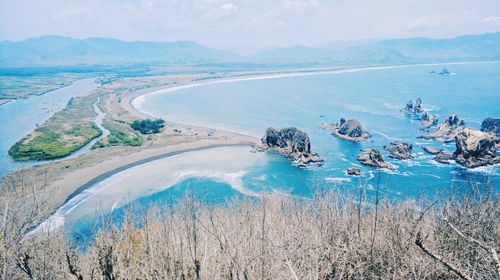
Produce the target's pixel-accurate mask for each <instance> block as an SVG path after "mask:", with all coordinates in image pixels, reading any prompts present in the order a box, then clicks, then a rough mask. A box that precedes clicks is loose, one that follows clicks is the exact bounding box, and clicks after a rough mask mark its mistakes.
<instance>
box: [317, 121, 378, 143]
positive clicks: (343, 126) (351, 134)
mask: <svg viewBox="0 0 500 280" xmlns="http://www.w3.org/2000/svg"><path fill="white" fill-rule="evenodd" d="M321 128H323V129H325V130H328V131H330V132H331V133H332V135H334V136H337V137H339V138H342V139H346V140H351V141H363V140H366V139H368V138H370V137H371V135H370V133H368V132H367V131H365V130H363V127H362V126H361V123H360V122H359V121H358V120H355V119H349V120H347V121H346V120H345V119H344V118H341V119H340V122H339V123H325V124H322V125H321Z"/></svg>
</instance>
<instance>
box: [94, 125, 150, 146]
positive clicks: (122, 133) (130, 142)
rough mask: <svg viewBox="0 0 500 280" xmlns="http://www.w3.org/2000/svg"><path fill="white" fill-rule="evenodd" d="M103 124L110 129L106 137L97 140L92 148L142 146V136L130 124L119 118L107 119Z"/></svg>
mask: <svg viewBox="0 0 500 280" xmlns="http://www.w3.org/2000/svg"><path fill="white" fill-rule="evenodd" d="M103 126H104V127H105V128H106V129H108V130H109V135H108V137H107V138H106V139H104V140H101V141H97V142H96V143H95V144H94V145H93V146H92V149H97V148H104V147H110V146H140V145H142V141H143V138H142V136H141V135H140V134H139V133H137V132H135V131H133V130H132V129H130V126H129V125H128V124H127V123H125V122H121V121H117V120H111V121H110V120H106V121H105V122H104V123H103Z"/></svg>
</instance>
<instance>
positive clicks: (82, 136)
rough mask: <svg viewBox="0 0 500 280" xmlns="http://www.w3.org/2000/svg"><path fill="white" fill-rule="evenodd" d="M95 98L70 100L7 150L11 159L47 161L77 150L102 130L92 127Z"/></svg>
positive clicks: (93, 96)
mask: <svg viewBox="0 0 500 280" xmlns="http://www.w3.org/2000/svg"><path fill="white" fill-rule="evenodd" d="M96 100H97V97H96V96H95V95H90V96H85V97H79V98H73V99H71V100H70V101H69V102H68V105H67V106H66V108H64V109H63V110H61V111H59V112H57V113H56V114H54V116H53V117H51V118H50V119H48V120H47V121H46V122H45V123H44V124H42V125H41V126H40V127H38V128H37V129H36V130H35V131H34V132H33V133H31V134H29V135H27V136H25V137H24V138H22V139H21V140H19V141H18V142H17V143H15V144H14V145H13V146H12V147H11V148H10V149H9V155H10V156H11V157H12V158H14V159H15V160H19V161H26V160H47V159H55V158H61V157H65V156H67V155H69V154H70V153H72V152H74V151H76V150H78V149H80V148H81V147H83V146H85V145H86V144H87V143H89V142H90V141H91V140H92V139H94V138H96V137H98V136H100V135H101V134H102V131H101V130H100V129H99V128H98V127H97V126H96V125H95V124H94V118H95V116H96V113H95V112H94V109H93V107H92V104H93V103H94V102H95V101H96Z"/></svg>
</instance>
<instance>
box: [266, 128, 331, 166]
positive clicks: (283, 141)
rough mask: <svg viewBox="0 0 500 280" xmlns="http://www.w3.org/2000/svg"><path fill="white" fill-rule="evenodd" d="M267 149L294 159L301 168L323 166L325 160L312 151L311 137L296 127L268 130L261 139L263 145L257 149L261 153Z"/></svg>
mask: <svg viewBox="0 0 500 280" xmlns="http://www.w3.org/2000/svg"><path fill="white" fill-rule="evenodd" d="M267 149H274V150H275V151H277V152H278V153H280V154H282V155H285V156H287V157H288V158H290V159H293V160H294V162H295V164H296V165H297V166H300V167H305V166H306V165H308V164H316V165H317V166H320V165H322V164H323V160H322V159H321V158H320V157H319V156H318V154H316V153H313V152H312V151H311V140H310V139H309V136H308V135H307V134H306V133H305V132H302V131H300V130H298V129H297V128H295V127H289V128H283V129H276V128H272V127H270V128H268V129H267V130H266V134H265V135H264V136H263V137H262V139H261V145H260V146H259V147H257V150H259V151H264V150H267Z"/></svg>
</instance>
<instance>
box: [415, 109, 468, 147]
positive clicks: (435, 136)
mask: <svg viewBox="0 0 500 280" xmlns="http://www.w3.org/2000/svg"><path fill="white" fill-rule="evenodd" d="M464 125H465V123H464V121H463V120H460V119H459V118H458V117H457V115H451V116H449V117H448V118H447V119H446V120H445V121H444V122H443V123H441V124H440V125H439V126H438V127H437V128H436V129H435V130H434V131H432V132H429V133H428V134H427V135H424V136H421V137H420V138H424V139H432V140H435V141H439V142H453V141H455V137H456V136H457V135H458V134H459V133H460V132H461V131H462V130H463V129H464Z"/></svg>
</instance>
